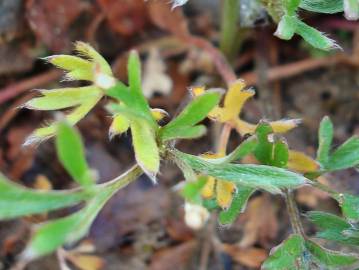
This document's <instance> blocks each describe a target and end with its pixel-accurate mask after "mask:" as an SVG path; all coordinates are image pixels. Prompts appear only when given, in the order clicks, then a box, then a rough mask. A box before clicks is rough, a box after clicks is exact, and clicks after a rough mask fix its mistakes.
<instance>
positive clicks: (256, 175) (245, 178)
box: [175, 151, 307, 193]
mask: <svg viewBox="0 0 359 270" xmlns="http://www.w3.org/2000/svg"><path fill="white" fill-rule="evenodd" d="M175 155H176V156H177V158H180V159H182V160H183V161H184V162H186V163H187V164H188V165H189V166H190V167H192V168H193V169H194V170H196V171H198V172H200V173H203V174H206V175H210V176H213V177H215V178H217V179H225V180H227V181H230V182H233V183H234V184H235V185H239V186H246V187H251V188H255V189H258V188H259V189H264V190H267V191H269V192H271V193H281V189H283V188H296V187H299V186H301V185H304V184H305V183H307V179H306V178H304V177H303V176H301V175H299V174H296V173H293V172H290V171H287V170H284V169H281V168H276V167H270V166H264V165H252V164H248V165H247V164H212V163H210V162H208V161H206V160H204V159H202V158H200V157H196V156H192V155H189V154H185V153H182V152H179V151H176V152H175Z"/></svg>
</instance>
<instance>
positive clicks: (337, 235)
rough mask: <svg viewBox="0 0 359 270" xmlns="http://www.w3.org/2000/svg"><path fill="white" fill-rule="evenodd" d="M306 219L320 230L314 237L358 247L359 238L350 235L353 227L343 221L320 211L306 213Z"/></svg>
mask: <svg viewBox="0 0 359 270" xmlns="http://www.w3.org/2000/svg"><path fill="white" fill-rule="evenodd" d="M307 217H308V219H309V220H310V221H311V222H313V223H314V224H315V225H316V226H317V227H318V228H319V229H320V230H321V231H319V232H317V233H316V235H315V237H317V238H321V239H326V240H331V241H336V242H339V243H342V244H347V245H359V237H355V235H353V234H351V235H350V232H351V231H350V230H351V229H352V228H353V227H352V225H351V224H349V223H348V222H347V221H345V220H344V219H342V218H340V217H338V216H335V215H333V214H329V213H325V212H320V211H311V212H308V213H307ZM345 232H346V233H345ZM348 232H349V233H348Z"/></svg>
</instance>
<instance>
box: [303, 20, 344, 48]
mask: <svg viewBox="0 0 359 270" xmlns="http://www.w3.org/2000/svg"><path fill="white" fill-rule="evenodd" d="M296 20H297V27H296V33H297V34H298V35H300V36H301V37H302V38H303V39H304V40H305V41H306V42H308V43H309V44H310V45H312V46H313V47H314V48H317V49H320V50H324V51H330V50H332V49H336V48H340V46H339V45H338V44H337V43H336V42H335V41H334V40H332V39H330V38H328V37H327V36H325V34H323V33H322V32H320V31H318V30H317V29H315V28H313V27H311V26H309V25H307V24H306V23H304V22H302V21H301V20H299V19H298V18H296Z"/></svg>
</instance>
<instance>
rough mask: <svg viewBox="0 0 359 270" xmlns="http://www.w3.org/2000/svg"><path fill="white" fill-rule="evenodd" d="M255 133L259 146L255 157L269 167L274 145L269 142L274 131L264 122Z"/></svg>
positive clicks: (255, 151) (255, 150)
mask: <svg viewBox="0 0 359 270" xmlns="http://www.w3.org/2000/svg"><path fill="white" fill-rule="evenodd" d="M255 132H256V135H257V138H258V144H257V147H256V148H255V149H254V155H255V157H256V159H257V160H258V161H260V162H261V163H262V164H266V165H269V164H270V163H271V158H272V148H273V145H272V143H271V142H269V139H268V136H269V135H270V134H272V133H273V129H272V127H271V125H270V124H269V123H267V122H263V121H262V122H260V123H259V125H258V127H257V128H256V131H255Z"/></svg>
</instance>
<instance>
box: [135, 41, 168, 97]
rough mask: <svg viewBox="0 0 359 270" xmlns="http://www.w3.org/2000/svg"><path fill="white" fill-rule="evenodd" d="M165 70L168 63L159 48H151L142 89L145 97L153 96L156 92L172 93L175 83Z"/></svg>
mask: <svg viewBox="0 0 359 270" xmlns="http://www.w3.org/2000/svg"><path fill="white" fill-rule="evenodd" d="M165 71H166V65H165V63H164V61H163V60H162V58H161V56H160V53H159V51H158V49H156V48H155V47H153V48H151V49H150V53H149V57H148V59H147V60H146V62H145V64H144V70H143V79H142V90H143V93H144V95H145V97H147V98H151V97H152V96H153V95H154V94H155V93H159V94H162V95H165V96H167V95H169V94H170V93H171V90H172V86H173V83H172V80H171V78H170V77H169V76H168V75H167V74H166V73H165Z"/></svg>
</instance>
